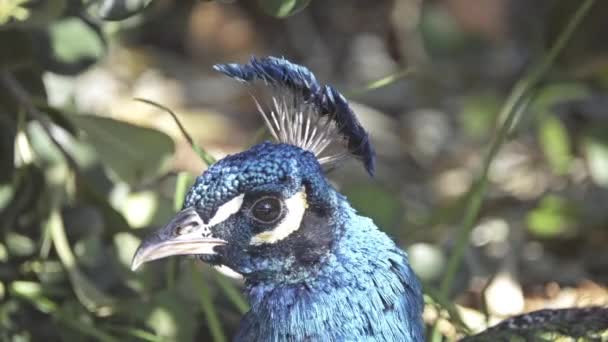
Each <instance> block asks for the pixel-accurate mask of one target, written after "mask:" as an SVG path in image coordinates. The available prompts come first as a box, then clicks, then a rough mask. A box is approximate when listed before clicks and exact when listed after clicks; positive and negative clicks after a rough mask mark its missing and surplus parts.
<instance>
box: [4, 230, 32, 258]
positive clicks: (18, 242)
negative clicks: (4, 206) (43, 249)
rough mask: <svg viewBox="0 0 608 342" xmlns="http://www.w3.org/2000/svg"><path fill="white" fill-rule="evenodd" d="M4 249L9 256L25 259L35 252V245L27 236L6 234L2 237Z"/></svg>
mask: <svg viewBox="0 0 608 342" xmlns="http://www.w3.org/2000/svg"><path fill="white" fill-rule="evenodd" d="M4 239H5V240H4V241H5V242H6V248H7V249H8V252H9V254H10V255H13V256H17V257H26V256H30V255H33V254H34V253H35V252H36V244H35V243H34V240H32V239H31V238H30V237H29V236H27V235H23V234H18V233H15V232H8V233H6V235H5V236H4Z"/></svg>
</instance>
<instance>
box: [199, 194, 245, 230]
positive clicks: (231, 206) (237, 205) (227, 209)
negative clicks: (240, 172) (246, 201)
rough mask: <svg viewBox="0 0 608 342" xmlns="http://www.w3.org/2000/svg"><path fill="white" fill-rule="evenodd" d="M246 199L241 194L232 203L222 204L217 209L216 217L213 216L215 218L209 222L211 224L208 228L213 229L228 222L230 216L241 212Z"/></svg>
mask: <svg viewBox="0 0 608 342" xmlns="http://www.w3.org/2000/svg"><path fill="white" fill-rule="evenodd" d="M244 197H245V195H244V194H240V195H238V196H236V197H235V198H233V199H231V200H230V201H228V202H226V203H224V204H222V205H221V206H220V207H219V208H218V209H217V211H216V212H215V215H213V217H212V218H211V220H209V223H208V224H207V225H206V226H208V227H213V226H215V225H216V224H218V223H222V222H224V221H226V220H227V219H228V218H229V217H230V215H232V214H234V213H237V212H238V211H239V210H241V206H242V205H243V198H244Z"/></svg>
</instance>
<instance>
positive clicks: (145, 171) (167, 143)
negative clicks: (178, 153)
mask: <svg viewBox="0 0 608 342" xmlns="http://www.w3.org/2000/svg"><path fill="white" fill-rule="evenodd" d="M69 119H70V120H72V121H73V122H74V123H75V124H76V126H78V127H79V128H80V129H82V130H83V131H84V132H85V133H86V139H87V140H88V142H90V143H91V144H92V145H93V146H94V147H95V149H96V152H97V154H98V156H99V158H100V159H101V160H102V161H103V164H104V166H106V167H108V168H110V169H111V170H112V171H114V172H115V174H116V175H117V176H119V177H120V178H121V179H122V180H124V181H125V182H127V183H130V184H138V183H139V182H141V181H142V180H145V179H150V178H154V177H157V176H158V175H161V174H164V173H165V172H166V170H167V167H168V163H167V162H168V160H169V158H170V157H171V156H172V154H173V140H172V139H171V138H170V137H169V136H167V135H166V134H164V133H161V132H159V131H157V130H154V129H151V128H146V127H141V126H135V125H132V124H129V123H126V122H123V121H117V120H113V119H109V118H103V117H98V116H91V115H70V116H69Z"/></svg>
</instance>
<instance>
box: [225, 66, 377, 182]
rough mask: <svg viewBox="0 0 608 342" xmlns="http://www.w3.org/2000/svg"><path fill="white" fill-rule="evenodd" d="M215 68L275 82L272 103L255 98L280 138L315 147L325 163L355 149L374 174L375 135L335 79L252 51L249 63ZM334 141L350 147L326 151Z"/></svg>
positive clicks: (243, 78) (246, 78) (244, 79)
mask: <svg viewBox="0 0 608 342" xmlns="http://www.w3.org/2000/svg"><path fill="white" fill-rule="evenodd" d="M214 69H215V70H217V71H219V72H222V73H224V74H226V75H227V76H230V77H232V78H234V79H236V80H239V81H241V82H254V81H256V80H260V81H263V82H264V83H265V84H266V85H268V86H270V87H272V90H273V96H272V104H271V105H269V107H270V108H268V109H264V108H263V107H262V105H261V104H260V103H259V102H258V101H257V100H255V102H256V105H257V107H258V110H259V112H260V113H261V114H262V117H263V118H264V121H265V122H266V125H267V127H268V130H269V131H270V133H271V134H272V135H273V137H274V138H275V139H276V140H277V141H279V142H283V143H287V144H292V145H295V146H298V147H300V148H302V149H305V150H308V151H310V152H312V153H313V154H314V155H315V156H316V157H317V159H318V160H319V163H321V164H330V163H335V162H337V161H340V160H342V159H343V158H345V157H347V156H348V155H349V154H352V155H353V156H355V157H357V158H359V159H361V160H362V162H363V164H364V165H365V169H366V170H367V172H368V173H369V174H370V175H373V173H374V162H375V161H374V159H375V152H374V149H373V147H372V144H371V142H370V140H369V135H368V134H367V132H366V131H365V129H363V127H362V126H361V124H360V123H359V120H357V118H356V116H355V113H354V112H353V111H352V109H351V108H350V106H349V105H348V102H347V101H346V99H345V98H344V96H342V94H340V93H339V92H338V91H337V90H336V89H335V88H334V87H332V86H330V85H321V84H319V82H317V79H316V78H315V76H314V74H313V73H312V72H310V70H308V69H307V68H305V67H303V66H300V65H297V64H293V63H291V62H289V61H288V60H286V59H284V58H276V57H265V58H255V57H252V58H251V60H250V61H249V63H248V64H232V63H231V64H218V65H215V66H214ZM333 142H338V143H340V145H342V146H344V147H345V148H346V151H345V152H341V153H337V154H325V153H324V152H326V150H327V148H328V146H330V144H332V143H333Z"/></svg>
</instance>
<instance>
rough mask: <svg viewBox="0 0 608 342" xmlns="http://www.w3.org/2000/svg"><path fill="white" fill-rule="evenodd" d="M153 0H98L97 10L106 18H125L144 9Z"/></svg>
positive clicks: (96, 3) (99, 14)
mask: <svg viewBox="0 0 608 342" xmlns="http://www.w3.org/2000/svg"><path fill="white" fill-rule="evenodd" d="M151 2H152V0H96V1H94V3H95V12H96V13H97V15H98V16H99V17H100V18H102V19H104V20H123V19H126V18H128V17H130V16H133V15H135V14H137V13H138V12H141V11H143V10H144V9H145V8H146V7H147V6H148V5H149V4H150V3H151Z"/></svg>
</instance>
